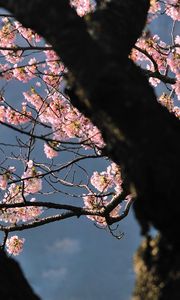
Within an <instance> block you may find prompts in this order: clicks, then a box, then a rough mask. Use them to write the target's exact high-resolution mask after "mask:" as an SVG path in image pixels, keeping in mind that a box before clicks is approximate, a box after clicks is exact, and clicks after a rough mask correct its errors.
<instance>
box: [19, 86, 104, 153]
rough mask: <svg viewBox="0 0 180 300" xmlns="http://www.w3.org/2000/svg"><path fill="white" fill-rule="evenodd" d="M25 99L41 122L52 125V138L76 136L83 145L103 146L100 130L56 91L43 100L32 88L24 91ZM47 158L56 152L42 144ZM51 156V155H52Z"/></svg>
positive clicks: (60, 138)
mask: <svg viewBox="0 0 180 300" xmlns="http://www.w3.org/2000/svg"><path fill="white" fill-rule="evenodd" d="M23 94H24V97H25V99H26V101H28V102H29V103H31V104H32V105H33V106H34V107H35V108H36V109H37V110H38V111H39V118H40V120H41V122H42V123H48V124H50V125H51V126H52V132H53V138H54V139H55V140H59V141H66V140H68V139H73V138H78V139H79V140H80V141H81V142H82V144H83V145H84V147H86V148H88V147H90V146H93V147H94V146H96V147H98V148H103V147H104V141H103V139H102V136H101V133H100V131H99V130H98V129H97V127H96V126H94V125H93V124H92V123H91V122H90V120H89V119H88V118H86V117H84V116H83V115H82V114H81V113H80V112H79V111H78V110H77V109H76V108H74V107H72V105H71V104H70V102H69V100H67V98H65V97H64V96H63V95H62V94H61V93H60V92H58V91H56V92H54V93H53V94H51V95H50V96H49V97H48V96H47V97H46V100H44V99H43V98H42V97H41V96H40V95H39V94H38V93H37V92H36V90H35V89H34V88H33V89H31V91H28V92H24V93H23ZM44 151H45V154H46V156H47V157H48V158H51V156H52V155H53V156H57V155H56V154H57V152H54V151H52V150H50V147H49V146H48V145H45V146H44ZM53 156H52V157H53Z"/></svg>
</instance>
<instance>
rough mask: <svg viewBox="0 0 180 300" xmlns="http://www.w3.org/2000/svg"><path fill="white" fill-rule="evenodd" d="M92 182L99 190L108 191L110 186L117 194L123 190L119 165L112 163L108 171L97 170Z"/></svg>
mask: <svg viewBox="0 0 180 300" xmlns="http://www.w3.org/2000/svg"><path fill="white" fill-rule="evenodd" d="M90 182H91V184H92V185H93V186H94V187H95V188H96V189H97V190H98V191H99V192H106V191H107V190H108V189H110V188H112V187H113V188H114V190H115V192H116V194H121V192H122V178H121V172H120V168H119V166H118V165H116V164H115V163H112V164H111V165H109V166H108V167H107V170H106V171H103V172H100V173H99V172H97V171H95V172H94V173H93V175H92V176H91V179H90Z"/></svg>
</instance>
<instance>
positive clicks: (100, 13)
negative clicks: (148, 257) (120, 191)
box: [0, 0, 180, 244]
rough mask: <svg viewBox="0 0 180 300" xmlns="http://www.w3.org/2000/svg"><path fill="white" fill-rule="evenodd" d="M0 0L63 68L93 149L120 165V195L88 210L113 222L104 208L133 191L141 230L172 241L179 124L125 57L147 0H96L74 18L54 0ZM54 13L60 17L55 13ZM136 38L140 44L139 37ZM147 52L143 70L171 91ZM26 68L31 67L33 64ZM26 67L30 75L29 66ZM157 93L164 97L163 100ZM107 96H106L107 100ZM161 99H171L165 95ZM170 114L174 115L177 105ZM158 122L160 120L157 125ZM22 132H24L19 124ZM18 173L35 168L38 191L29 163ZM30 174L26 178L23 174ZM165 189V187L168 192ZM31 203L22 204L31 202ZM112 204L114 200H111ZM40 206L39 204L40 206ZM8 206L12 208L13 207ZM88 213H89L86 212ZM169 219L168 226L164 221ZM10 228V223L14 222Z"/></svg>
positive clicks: (176, 213)
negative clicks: (95, 138) (93, 132)
mask: <svg viewBox="0 0 180 300" xmlns="http://www.w3.org/2000/svg"><path fill="white" fill-rule="evenodd" d="M2 2H3V1H2ZM2 2H1V1H0V4H1V5H2V6H3V7H5V8H7V9H9V10H11V11H12V12H13V13H14V14H15V15H16V16H17V18H18V19H19V20H20V21H21V22H22V23H23V24H24V25H25V26H28V27H31V28H33V29H34V30H35V31H36V32H38V33H39V34H41V35H43V36H44V37H45V38H46V39H47V40H48V42H49V43H51V44H52V46H53V48H54V49H55V51H56V52H57V53H58V54H59V55H60V57H61V58H62V60H63V62H64V63H65V65H66V66H67V67H68V69H69V70H70V71H69V72H68V74H66V78H67V81H68V84H69V95H70V97H71V101H72V103H73V105H75V106H76V107H77V108H78V109H79V110H81V111H82V112H83V113H84V114H85V115H86V116H87V117H89V118H91V120H92V121H93V122H94V124H95V125H97V127H98V128H99V129H100V130H101V132H102V136H103V138H104V141H105V143H106V146H105V147H104V148H103V150H102V152H101V153H102V154H103V155H105V156H109V157H111V159H112V160H113V161H115V162H116V163H117V164H120V165H121V170H122V174H123V177H124V190H125V195H123V196H122V198H121V197H119V195H118V196H117V195H116V196H117V197H115V199H113V201H114V202H109V203H110V204H107V206H106V204H104V203H103V205H102V206H103V212H100V213H99V212H98V213H97V211H96V213H95V215H96V216H97V215H98V214H99V216H100V217H103V218H106V223H107V224H108V225H110V224H111V223H113V222H114V221H116V220H118V221H119V220H120V219H121V215H120V217H117V215H115V216H110V211H113V210H114V208H115V206H116V205H119V204H120V202H121V200H124V199H125V197H126V196H127V195H128V194H129V193H132V192H133V193H136V194H137V201H136V202H135V205H134V208H135V212H136V215H137V217H138V219H139V221H140V223H141V226H142V230H143V233H147V232H148V229H149V226H150V224H153V225H154V226H155V227H156V228H157V229H159V230H160V231H161V232H162V234H163V235H164V236H165V238H166V239H167V240H168V242H170V243H173V244H174V243H175V242H176V239H175V238H174V237H175V235H176V234H178V232H179V229H178V227H177V222H178V218H179V217H178V216H179V210H180V207H179V205H178V204H177V205H175V209H172V204H171V201H170V199H171V197H172V194H173V197H174V199H178V191H177V189H176V186H177V184H178V179H179V178H178V169H179V162H178V154H179V144H178V138H177V136H178V132H179V122H178V120H177V119H176V118H175V117H174V116H173V115H172V114H169V112H167V110H166V109H165V108H163V107H160V105H159V104H158V103H157V102H156V99H155V95H154V92H153V90H152V89H151V88H150V86H149V84H148V82H147V80H146V78H145V77H144V75H143V73H144V72H142V71H141V70H140V69H139V68H138V67H136V66H135V65H134V64H133V63H132V61H131V60H130V59H129V57H128V56H129V54H130V51H131V49H132V47H133V46H134V44H135V42H136V39H137V38H138V37H139V36H140V34H141V31H142V28H143V26H144V23H145V19H146V14H147V10H148V1H145V0H142V1H139V3H138V4H137V3H136V2H134V1H131V0H129V1H126V3H123V1H111V2H110V3H109V2H108V3H106V1H101V3H99V2H98V9H97V10H96V12H95V13H94V14H92V15H88V16H87V17H85V18H84V19H80V18H79V17H78V16H77V15H76V13H75V12H74V11H73V10H72V9H70V7H69V5H68V3H67V1H61V3H56V1H51V2H49V1H47V2H46V3H43V2H42V1H38V2H37V1H31V3H29V4H28V6H26V11H24V9H23V7H24V5H23V3H25V2H24V1H23V0H21V1H16V3H12V1H6V3H2ZM176 2H177V3H176ZM176 2H175V1H174V3H170V2H167V3H168V4H167V5H169V4H172V7H173V8H174V10H175V9H178V1H176ZM155 4H157V3H155ZM62 12H63V13H62ZM59 13H60V14H61V18H59ZM32 15H33V19H32V18H31V16H32ZM173 15H174V14H173ZM137 19H138V22H137ZM115 29H116V30H115ZM82 41H83V43H82ZM122 41H123V43H122ZM153 42H154V44H153V47H152V48H154V45H156V46H159V45H158V42H157V40H154V41H153ZM139 43H140V45H141V46H143V42H142V40H141V41H139ZM151 43H152V39H151ZM140 45H139V44H137V46H136V47H135V51H141V53H142V52H144V53H143V54H145V55H147V50H148V51H149V48H148V49H147V48H143V47H142V49H140V48H139V46H140ZM160 46H161V47H162V48H163V51H165V50H166V49H165V50H164V48H165V46H164V45H160ZM150 48H151V45H150ZM176 48H177V47H176V45H173V48H172V49H176ZM36 49H37V48H36ZM6 50H7V48H6ZM17 50H18V51H23V50H24V51H25V49H22V48H21V49H16V54H17V55H16V57H17V56H18V51H17ZM46 50H50V49H46ZM9 51H11V49H9ZM167 51H169V49H167ZM156 52H157V51H156ZM13 53H14V52H13ZM19 53H20V52H19ZM20 55H21V54H20ZM133 55H137V52H134V53H132V56H133ZM138 55H139V54H138ZM153 55H154V54H153V53H151V57H149V58H150V59H151V61H152V64H153V66H154V68H155V69H154V70H153V69H152V68H151V69H150V70H149V71H146V72H145V73H146V75H148V76H150V77H155V78H157V79H160V80H162V81H163V80H164V82H165V83H169V84H174V86H175V88H174V90H175V92H177V93H178V86H177V85H176V81H175V79H174V78H171V77H169V76H168V74H165V75H164V74H161V69H158V66H157V65H156V61H154V57H153ZM163 55H164V53H163ZM75 58H76V59H75ZM31 66H32V67H33V64H32V65H31ZM58 67H59V66H58ZM29 68H30V67H29ZM95 68H96V69H95ZM30 72H31V73H32V71H30ZM7 73H8V72H7ZM174 73H175V72H174ZM19 76H20V75H19ZM33 93H34V94H35V92H34V91H32V94H33ZM26 96H27V97H28V96H29V95H26ZM164 98H165V100H167V98H168V97H166V96H165V97H164ZM104 99H106V101H104ZM108 99H110V101H107V100H108ZM168 99H169V98H168ZM161 100H163V102H164V103H165V102H168V101H164V99H161ZM168 103H171V101H170V100H169V102H168ZM23 110H24V111H23V116H24V115H25V117H26V118H29V117H31V116H30V115H28V114H27V113H26V109H25V108H23ZM171 110H174V108H172V109H171ZM175 112H176V114H178V110H177V109H175ZM21 117H22V114H21ZM31 118H32V117H31ZM160 120H161V123H159V122H160ZM165 129H166V130H165ZM22 130H23V131H24V128H23V129H21V131H22ZM37 138H41V137H40V136H35V135H34V133H33V135H32V132H31V139H30V140H31V144H32V142H33V139H37ZM85 141H87V138H86V140H85ZM167 141H168V145H167ZM47 142H48V143H49V144H48V147H49V146H50V149H49V148H48V149H49V150H48V151H51V152H52V153H54V154H53V155H56V154H55V153H56V152H53V151H56V150H58V147H57V146H58V145H57V144H53V142H54V141H53V140H52V139H50V140H47ZM88 146H89V145H88ZM96 152H97V149H96ZM28 161H29V160H28ZM24 172H25V173H26V174H25V175H26V176H29V180H30V179H32V172H35V175H36V178H37V179H38V180H36V184H35V187H36V191H39V186H40V184H41V182H40V179H39V178H40V177H42V174H40V173H38V171H36V170H34V169H33V165H32V162H31V161H30V162H29V163H28V164H27V165H26V169H25V170H24ZM30 172H31V175H29V174H30ZM12 173H13V171H12V169H9V170H8V172H7V170H6V176H8V177H10V178H11V176H12ZM27 174H28V175H27ZM96 175H97V174H96ZM101 175H102V174H101ZM103 175H104V174H103ZM97 177H98V176H96V179H97ZM19 181H21V182H22V181H23V186H24V190H25V191H26V189H27V188H28V185H27V186H26V182H27V178H25V177H24V180H22V178H19ZM167 186H168V187H169V190H168V192H167V190H166V187H167ZM105 188H106V187H105ZM134 190H135V192H134ZM104 191H105V190H104ZM31 192H32V191H30V193H31ZM100 192H102V190H101V191H100ZM30 193H29V194H30ZM22 194H23V193H22ZM22 197H23V195H22ZM32 203H33V202H31V203H30V204H31V207H32ZM112 203H115V204H113V205H112ZM128 203H131V201H129V202H128ZM30 204H29V205H30ZM98 204H99V203H98ZM26 205H27V203H26ZM40 205H41V206H42V203H41V204H40ZM15 206H16V207H17V204H15ZM20 206H21V205H20ZM20 206H19V207H20ZM36 206H37V202H36ZM102 206H101V209H102ZM164 206H166V209H164ZM162 207H163V209H162ZM2 208H5V206H4V207H2ZM6 208H7V207H6ZM11 208H13V205H11ZM61 208H67V207H65V206H64V207H61ZM128 208H129V206H128ZM75 210H76V211H75ZM170 210H172V214H171V215H169V211H170ZM70 211H71V213H70V215H78V216H79V214H84V211H83V212H82V210H78V213H77V208H73V207H70ZM127 211H128V210H126V212H127ZM72 212H73V213H72ZM80 212H81V213H80ZM86 214H87V212H86ZM88 214H89V215H90V214H91V213H90V212H89V211H88ZM92 215H94V212H93V213H92ZM160 215H161V217H160ZM113 218H114V219H113ZM116 218H117V219H116ZM169 222H170V224H171V226H167V224H169ZM17 228H18V226H16V229H17ZM2 229H3V228H2ZM7 231H10V230H9V229H8V230H7V229H6V230H5V232H7Z"/></svg>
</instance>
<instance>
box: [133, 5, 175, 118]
mask: <svg viewBox="0 0 180 300" xmlns="http://www.w3.org/2000/svg"><path fill="white" fill-rule="evenodd" d="M150 3H151V6H150V10H149V19H148V22H149V23H150V22H152V21H153V19H154V17H158V16H159V17H160V15H161V13H162V12H163V13H165V14H166V15H168V16H170V17H171V18H172V19H173V21H174V22H175V21H176V23H177V21H179V19H180V1H179V0H166V1H157V0H151V1H150ZM176 23H174V25H172V26H175V25H176ZM171 39H172V37H171ZM131 59H132V60H133V61H134V62H137V64H140V65H141V67H142V68H143V69H145V70H148V71H149V72H150V73H152V74H154V76H152V77H150V78H149V82H150V83H151V85H153V86H154V87H156V86H157V85H158V84H161V83H162V80H163V79H161V80H160V78H163V77H161V75H163V76H164V83H166V78H167V80H168V76H169V78H173V79H174V80H175V83H174V84H170V83H169V87H168V89H169V91H170V92H169V93H167V95H165V94H166V93H163V94H162V95H161V97H159V102H160V103H161V104H163V105H164V106H166V107H167V108H168V109H169V111H171V112H173V113H175V112H177V107H176V109H174V108H173V106H174V99H173V97H175V96H176V97H177V99H178V100H180V36H179V35H176V36H174V37H173V40H172V43H171V44H167V43H165V42H164V41H162V40H161V38H160V37H159V36H158V35H157V34H156V35H151V33H150V31H149V29H148V28H145V30H144V34H143V35H142V36H141V37H140V38H139V39H138V41H137V43H136V46H135V48H134V49H133V50H132V53H131ZM150 73H149V74H150ZM168 94H169V95H168ZM169 99H170V100H169ZM175 115H176V116H177V113H175Z"/></svg>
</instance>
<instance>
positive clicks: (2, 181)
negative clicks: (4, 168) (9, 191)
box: [0, 174, 7, 190]
mask: <svg viewBox="0 0 180 300" xmlns="http://www.w3.org/2000/svg"><path fill="white" fill-rule="evenodd" d="M6 188H7V176H6V175H5V174H4V175H0V189H1V190H6Z"/></svg>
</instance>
